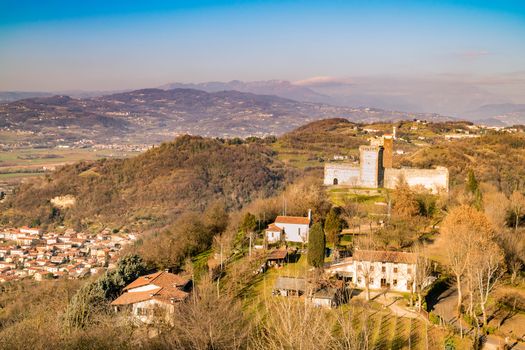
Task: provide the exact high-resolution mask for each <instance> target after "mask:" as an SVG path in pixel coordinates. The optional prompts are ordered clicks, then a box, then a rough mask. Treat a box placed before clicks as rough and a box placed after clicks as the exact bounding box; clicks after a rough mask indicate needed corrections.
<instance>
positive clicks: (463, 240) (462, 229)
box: [441, 205, 493, 313]
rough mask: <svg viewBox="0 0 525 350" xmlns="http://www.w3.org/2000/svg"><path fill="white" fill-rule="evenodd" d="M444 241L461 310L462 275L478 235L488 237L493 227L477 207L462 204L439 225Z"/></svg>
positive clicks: (467, 265) (458, 306) (458, 305)
mask: <svg viewBox="0 0 525 350" xmlns="http://www.w3.org/2000/svg"><path fill="white" fill-rule="evenodd" d="M441 233H442V235H443V239H444V240H445V243H446V247H447V249H446V260H447V265H448V267H449V269H450V271H451V272H452V274H453V275H454V277H455V280H456V288H457V291H458V300H457V308H458V313H460V312H461V305H462V300H463V293H462V292H463V290H462V284H463V277H464V275H465V273H466V272H467V269H468V267H469V263H470V262H471V256H472V255H473V252H474V251H475V245H476V241H477V240H478V237H480V236H482V237H489V236H492V234H493V228H492V225H491V224H490V222H489V221H488V219H487V217H486V216H485V215H484V214H483V213H482V212H480V211H478V210H477V209H475V208H473V207H471V206H468V205H462V206H459V207H456V208H454V209H452V210H451V211H450V213H449V214H448V215H447V216H446V217H445V220H444V221H443V224H442V225H441Z"/></svg>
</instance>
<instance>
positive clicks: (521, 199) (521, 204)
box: [510, 191, 525, 230]
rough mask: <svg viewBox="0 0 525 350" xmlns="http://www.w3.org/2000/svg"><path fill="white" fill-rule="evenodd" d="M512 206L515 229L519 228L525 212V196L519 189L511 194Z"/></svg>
mask: <svg viewBox="0 0 525 350" xmlns="http://www.w3.org/2000/svg"><path fill="white" fill-rule="evenodd" d="M510 208H511V210H512V213H513V214H514V219H515V221H514V229H515V230H517V229H518V225H519V223H520V217H521V215H523V212H525V196H523V194H522V193H521V192H519V191H514V192H512V195H511V196H510Z"/></svg>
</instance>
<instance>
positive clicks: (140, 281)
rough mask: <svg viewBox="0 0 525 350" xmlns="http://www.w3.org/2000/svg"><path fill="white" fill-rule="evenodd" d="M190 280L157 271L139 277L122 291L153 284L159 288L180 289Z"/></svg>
mask: <svg viewBox="0 0 525 350" xmlns="http://www.w3.org/2000/svg"><path fill="white" fill-rule="evenodd" d="M189 281H190V280H189V279H188V278H184V277H181V276H179V275H175V274H173V273H169V272H166V271H159V272H156V273H152V274H149V275H145V276H141V277H139V278H137V279H136V280H134V281H133V282H131V283H130V284H128V285H127V286H126V287H124V289H123V290H124V291H126V290H130V289H134V288H138V287H142V286H146V285H148V284H154V285H156V286H159V287H171V286H174V285H175V286H177V287H182V286H185V285H186V284H188V282H189Z"/></svg>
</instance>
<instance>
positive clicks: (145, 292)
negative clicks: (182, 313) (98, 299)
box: [111, 271, 191, 323]
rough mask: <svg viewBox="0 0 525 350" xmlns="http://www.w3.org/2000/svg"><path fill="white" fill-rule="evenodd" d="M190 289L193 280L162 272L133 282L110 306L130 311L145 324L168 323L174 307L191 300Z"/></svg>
mask: <svg viewBox="0 0 525 350" xmlns="http://www.w3.org/2000/svg"><path fill="white" fill-rule="evenodd" d="M190 289H191V280H190V279H188V278H185V277H182V276H179V275H175V274H172V273H169V272H167V271H160V272H156V273H153V274H150V275H146V276H142V277H139V278H137V279H136V280H135V281H133V282H131V283H130V284H129V285H127V286H126V287H125V288H124V293H123V294H122V295H121V296H119V297H118V298H117V299H115V300H114V301H113V302H112V303H111V305H113V306H114V307H115V309H116V310H117V311H118V310H123V309H124V310H126V309H127V310H129V311H130V312H131V315H132V317H133V318H135V319H136V320H138V321H141V322H143V323H153V322H154V321H159V320H162V319H164V321H166V322H169V321H170V318H171V317H172V316H173V313H174V312H175V305H176V304H177V303H178V302H181V301H184V300H186V298H188V296H189V291H190Z"/></svg>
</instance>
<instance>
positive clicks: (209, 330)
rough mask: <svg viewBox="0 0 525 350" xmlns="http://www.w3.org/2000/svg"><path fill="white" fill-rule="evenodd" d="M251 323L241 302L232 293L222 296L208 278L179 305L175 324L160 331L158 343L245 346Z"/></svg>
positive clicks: (172, 346) (192, 346)
mask: <svg viewBox="0 0 525 350" xmlns="http://www.w3.org/2000/svg"><path fill="white" fill-rule="evenodd" d="M249 325H250V323H249V322H248V320H247V318H246V317H245V315H244V311H243V309H242V305H241V302H240V301H239V300H237V299H235V298H234V297H233V296H232V295H231V294H230V293H225V292H222V293H220V295H219V294H218V293H217V289H216V286H215V284H214V283H212V281H211V280H210V279H208V278H205V279H203V280H202V281H201V283H200V284H199V286H198V287H197V288H196V289H195V290H194V297H193V298H192V299H191V300H190V301H188V302H185V303H181V304H179V305H178V306H177V310H176V312H175V313H174V315H173V318H172V327H171V328H170V329H169V330H168V331H166V332H163V333H162V334H161V336H160V337H161V338H160V339H159V345H163V346H162V347H161V348H164V347H165V346H166V344H167V345H168V348H170V349H245V348H246V343H247V340H248V335H249V333H248V332H249Z"/></svg>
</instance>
